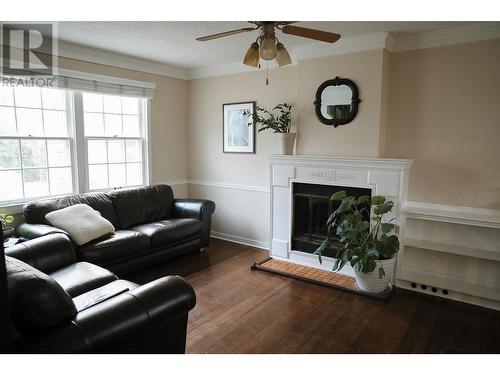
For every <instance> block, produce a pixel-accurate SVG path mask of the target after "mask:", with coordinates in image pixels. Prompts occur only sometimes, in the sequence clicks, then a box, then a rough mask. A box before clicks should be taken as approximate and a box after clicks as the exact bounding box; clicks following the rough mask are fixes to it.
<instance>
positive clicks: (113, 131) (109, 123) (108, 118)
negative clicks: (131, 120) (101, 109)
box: [104, 114, 122, 137]
mask: <svg viewBox="0 0 500 375" xmlns="http://www.w3.org/2000/svg"><path fill="white" fill-rule="evenodd" d="M104 125H105V129H106V135H107V136H110V137H113V136H121V135H122V116H120V115H108V114H105V115H104Z"/></svg>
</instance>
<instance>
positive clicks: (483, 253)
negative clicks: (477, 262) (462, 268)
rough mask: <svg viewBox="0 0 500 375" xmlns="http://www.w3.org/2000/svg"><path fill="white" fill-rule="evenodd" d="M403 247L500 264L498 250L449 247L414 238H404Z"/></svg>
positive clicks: (448, 245)
mask: <svg viewBox="0 0 500 375" xmlns="http://www.w3.org/2000/svg"><path fill="white" fill-rule="evenodd" d="M404 244H405V246H409V247H415V248H417V249H424V250H432V251H438V252H440V253H446V254H453V255H463V256H467V257H473V258H481V259H487V260H494V261H499V262H500V250H499V251H495V250H485V249H474V248H471V247H466V246H459V245H450V244H446V243H440V242H433V241H426V240H419V239H416V238H405V242H404Z"/></svg>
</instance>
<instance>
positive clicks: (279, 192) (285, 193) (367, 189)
mask: <svg viewBox="0 0 500 375" xmlns="http://www.w3.org/2000/svg"><path fill="white" fill-rule="evenodd" d="M269 160H270V169H271V170H270V176H271V179H270V181H271V187H270V191H271V230H270V233H271V239H270V243H271V250H270V256H272V257H273V258H276V259H279V260H285V261H289V262H293V263H298V264H304V265H308V266H311V267H315V268H319V269H327V270H331V269H332V267H333V263H334V261H335V249H332V250H331V251H330V252H329V253H328V254H327V255H326V256H324V257H323V263H322V264H320V263H319V261H318V258H317V256H315V255H313V254H312V252H314V246H316V244H317V243H318V242H319V241H321V239H322V238H324V237H322V236H324V235H325V232H324V231H323V232H322V230H326V227H324V228H321V221H323V220H325V221H326V219H325V216H326V215H327V214H328V212H331V210H333V208H334V207H333V206H332V203H331V202H326V201H325V197H326V196H329V195H331V193H333V192H335V191H338V190H346V191H347V192H348V193H351V194H354V195H370V196H374V195H383V196H385V197H386V198H388V199H390V200H392V201H394V208H393V210H392V212H390V213H388V214H387V216H386V217H385V218H384V219H385V220H390V219H391V218H394V219H395V220H394V221H393V222H394V223H395V224H397V225H398V234H399V238H400V242H401V247H400V251H399V254H398V264H401V262H402V260H403V258H404V241H403V239H404V230H405V220H404V217H403V216H402V214H401V208H402V206H403V203H404V202H405V200H406V196H407V189H408V174H409V169H410V167H411V164H412V161H411V160H405V159H384V158H358V157H333V156H310V155H271V156H269ZM325 204H326V206H325ZM317 211H319V213H318V212H317ZM297 212H302V213H303V215H302V216H301V217H297ZM304 212H307V214H304ZM306 226H307V228H306ZM304 240H311V241H304ZM305 242H308V244H307V243H305ZM398 269H399V267H397V271H396V275H397V272H398ZM340 272H341V273H345V274H348V275H352V274H353V270H352V269H351V268H350V267H349V266H347V267H344V268H343V269H342V271H340ZM396 278H397V276H396Z"/></svg>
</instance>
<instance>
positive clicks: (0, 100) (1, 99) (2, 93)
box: [0, 86, 14, 106]
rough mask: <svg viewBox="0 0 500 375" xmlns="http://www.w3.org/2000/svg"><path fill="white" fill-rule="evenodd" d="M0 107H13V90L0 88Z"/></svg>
mask: <svg viewBox="0 0 500 375" xmlns="http://www.w3.org/2000/svg"><path fill="white" fill-rule="evenodd" d="M0 105H12V106H13V105H14V90H13V89H12V87H5V86H0Z"/></svg>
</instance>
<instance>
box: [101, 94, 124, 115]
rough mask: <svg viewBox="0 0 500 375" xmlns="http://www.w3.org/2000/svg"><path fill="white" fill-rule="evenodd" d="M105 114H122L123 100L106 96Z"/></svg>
mask: <svg viewBox="0 0 500 375" xmlns="http://www.w3.org/2000/svg"><path fill="white" fill-rule="evenodd" d="M103 98H104V112H105V113H122V99H121V97H119V96H110V95H104V96H103Z"/></svg>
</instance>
